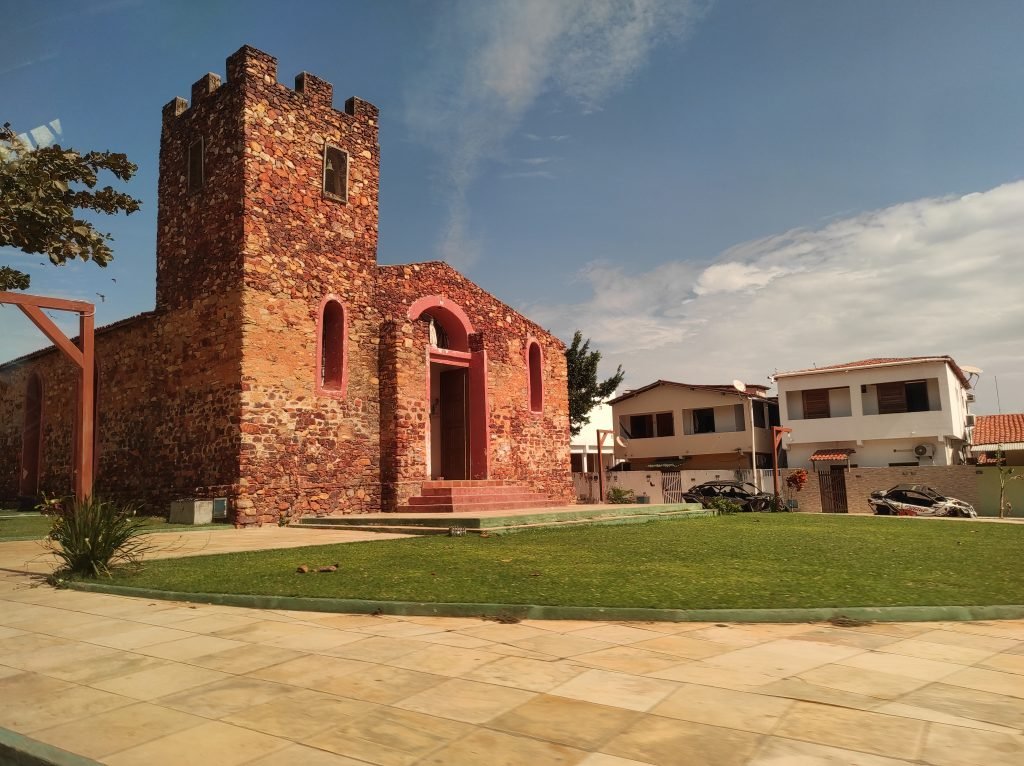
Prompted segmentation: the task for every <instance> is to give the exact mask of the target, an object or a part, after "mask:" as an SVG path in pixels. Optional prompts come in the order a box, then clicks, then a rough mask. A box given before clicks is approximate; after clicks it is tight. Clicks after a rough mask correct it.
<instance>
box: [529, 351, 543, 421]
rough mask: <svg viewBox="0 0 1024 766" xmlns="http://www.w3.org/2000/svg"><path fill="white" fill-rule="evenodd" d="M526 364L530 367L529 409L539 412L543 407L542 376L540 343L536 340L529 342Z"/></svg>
mask: <svg viewBox="0 0 1024 766" xmlns="http://www.w3.org/2000/svg"><path fill="white" fill-rule="evenodd" d="M528 364H529V367H530V381H529V389H530V390H529V394H530V411H531V412H540V411H541V410H543V409H544V376H543V371H542V370H541V367H542V364H541V355H540V344H539V343H537V342H533V343H531V344H530V351H529V353H528Z"/></svg>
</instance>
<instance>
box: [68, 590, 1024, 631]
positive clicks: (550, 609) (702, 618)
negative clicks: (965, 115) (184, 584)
mask: <svg viewBox="0 0 1024 766" xmlns="http://www.w3.org/2000/svg"><path fill="white" fill-rule="evenodd" d="M63 586H64V587H67V588H70V589H72V590H78V591H84V592H88V593H107V594H110V595H116V596H132V597H136V598H148V599H159V600H162V601H183V602H188V603H198V604H214V605H217V606H239V607H247V608H251V609H285V610H291V611H299V612H328V613H330V612H339V613H351V614H387V615H393V616H400V617H401V616H404V617H413V616H416V617H485V616H487V617H494V616H499V615H500V616H513V617H517V618H519V619H531V620H595V621H602V620H603V621H627V622H750V623H758V622H823V621H826V620H831V619H835V618H840V617H842V618H846V619H851V620H863V621H866V622H946V621H950V622H963V621H971V620H1016V619H1024V604H1022V605H1016V604H1006V605H992V606H854V607H810V608H792V609H654V608H649V607H601V606H542V605H537V604H486V603H484V604H472V603H451V602H449V603H445V602H417V601H368V600H363V599H334V598H307V597H301V596H257V595H251V594H241V593H186V592H181V591H165V590H155V589H150V588H132V587H129V586H126V585H107V584H104V583H91V582H81V581H66V582H64V583H63Z"/></svg>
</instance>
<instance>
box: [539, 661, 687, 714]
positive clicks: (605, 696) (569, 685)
mask: <svg viewBox="0 0 1024 766" xmlns="http://www.w3.org/2000/svg"><path fill="white" fill-rule="evenodd" d="M678 688H679V684H677V683H675V682H674V681H664V680H661V679H656V678H644V677H642V676H634V675H629V674H627V673H612V672H609V671H606V670H588V671H586V672H584V673H581V674H580V675H578V676H576V677H575V678H573V679H571V680H569V681H566V682H565V683H564V684H562V685H561V686H556V687H555V688H554V689H552V690H551V694H556V695H558V696H560V697H570V698H571V699H578V700H584V701H585V702H594V703H597V704H599V705H611V706H613V707H622V708H626V709H627V710H639V711H644V710H650V709H651V708H652V707H654V706H655V705H656V704H658V703H659V702H661V700H663V699H665V697H667V696H668V695H669V694H671V693H672V692H674V691H675V690H676V689H678Z"/></svg>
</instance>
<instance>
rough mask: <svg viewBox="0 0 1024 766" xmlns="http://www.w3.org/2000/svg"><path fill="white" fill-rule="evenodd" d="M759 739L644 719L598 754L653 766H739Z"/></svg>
mask: <svg viewBox="0 0 1024 766" xmlns="http://www.w3.org/2000/svg"><path fill="white" fill-rule="evenodd" d="M760 739H761V735H760V734H753V733H750V732H745V731H736V730H735V729H724V728H721V727H718V726H708V725H707V724H703V723H690V722H689V721H678V720H675V719H672V718H661V717H659V716H644V717H643V718H641V719H639V720H638V721H637V722H636V723H634V724H633V725H632V726H630V727H629V728H628V729H627V730H626V731H624V732H623V733H622V734H619V735H618V736H616V737H614V738H613V739H612V740H611V741H610V742H608V743H607V744H605V745H604V746H603V747H602V748H601V751H602V752H604V753H608V754H610V755H617V756H619V757H621V758H630V759H633V760H636V761H640V762H641V763H650V764H655V766H680V764H682V763H693V764H714V765H715V766H742V765H743V764H746V763H747V761H748V760H749V759H750V756H751V755H752V754H753V752H754V749H755V747H757V743H758V742H759V740H760ZM684 754H685V755H684ZM682 758H685V759H686V760H682Z"/></svg>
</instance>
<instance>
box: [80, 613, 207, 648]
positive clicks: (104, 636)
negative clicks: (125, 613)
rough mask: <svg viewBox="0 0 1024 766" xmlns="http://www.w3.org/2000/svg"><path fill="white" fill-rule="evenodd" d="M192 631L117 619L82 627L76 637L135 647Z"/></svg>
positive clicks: (92, 642) (185, 634) (118, 645)
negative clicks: (99, 624)
mask: <svg viewBox="0 0 1024 766" xmlns="http://www.w3.org/2000/svg"><path fill="white" fill-rule="evenodd" d="M193 635H194V634H193V633H188V632H186V631H183V630H175V629H174V628H164V627H161V626H159V625H139V624H138V623H134V622H128V621H126V620H119V621H117V622H116V623H114V624H110V625H106V626H103V627H97V628H90V629H85V628H83V629H82V631H81V632H80V634H79V636H78V638H79V640H80V641H86V642H88V643H90V644H99V645H100V646H109V647H111V648H113V649H137V648H139V647H141V646H151V645H152V644H162V643H166V642H167V641H174V640H175V639H179V638H190V637H191V636H193Z"/></svg>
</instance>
